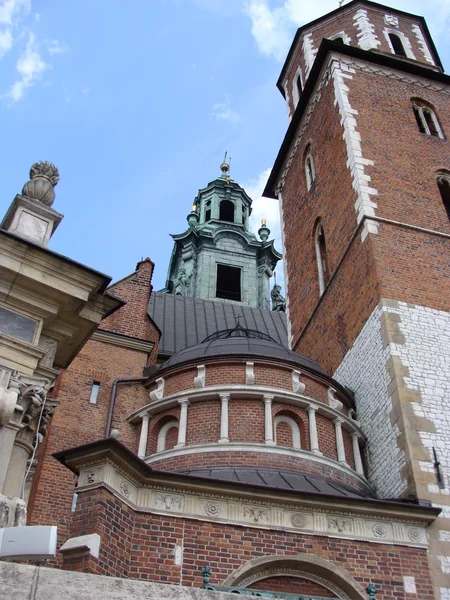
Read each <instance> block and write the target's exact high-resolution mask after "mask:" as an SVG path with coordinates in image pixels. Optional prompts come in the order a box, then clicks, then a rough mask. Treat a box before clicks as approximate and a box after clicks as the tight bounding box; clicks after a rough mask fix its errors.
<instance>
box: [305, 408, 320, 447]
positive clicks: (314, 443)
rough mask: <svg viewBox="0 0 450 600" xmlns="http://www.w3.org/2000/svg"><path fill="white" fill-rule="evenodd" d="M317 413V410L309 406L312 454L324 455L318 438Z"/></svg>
mask: <svg viewBox="0 0 450 600" xmlns="http://www.w3.org/2000/svg"><path fill="white" fill-rule="evenodd" d="M316 412H317V408H315V407H314V406H308V421H309V443H310V447H311V452H313V453H314V454H320V455H322V452H321V451H320V449H319V438H318V436H317V424H316Z"/></svg>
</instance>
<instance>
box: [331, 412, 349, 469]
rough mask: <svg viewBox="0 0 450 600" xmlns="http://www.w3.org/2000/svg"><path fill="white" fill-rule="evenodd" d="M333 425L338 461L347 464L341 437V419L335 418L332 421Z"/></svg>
mask: <svg viewBox="0 0 450 600" xmlns="http://www.w3.org/2000/svg"><path fill="white" fill-rule="evenodd" d="M333 425H334V430H335V433H336V452H337V459H338V462H339V463H341V464H343V465H347V461H346V458H345V446H344V439H343V437H342V421H341V419H335V420H334V421H333Z"/></svg>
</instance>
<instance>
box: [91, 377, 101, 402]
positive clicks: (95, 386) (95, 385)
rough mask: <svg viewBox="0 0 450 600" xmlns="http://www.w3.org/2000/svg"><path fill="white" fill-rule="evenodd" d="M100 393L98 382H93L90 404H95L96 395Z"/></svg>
mask: <svg viewBox="0 0 450 600" xmlns="http://www.w3.org/2000/svg"><path fill="white" fill-rule="evenodd" d="M99 391H100V382H99V381H93V382H92V387H91V395H90V397H89V402H90V403H91V404H97V398H98V393H99Z"/></svg>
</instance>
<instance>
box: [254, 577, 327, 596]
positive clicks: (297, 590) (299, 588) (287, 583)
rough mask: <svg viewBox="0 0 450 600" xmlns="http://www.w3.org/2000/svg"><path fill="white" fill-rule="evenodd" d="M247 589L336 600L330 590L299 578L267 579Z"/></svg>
mask: <svg viewBox="0 0 450 600" xmlns="http://www.w3.org/2000/svg"><path fill="white" fill-rule="evenodd" d="M248 588H249V589H251V590H252V589H253V590H265V591H267V592H284V593H285V594H299V595H300V594H301V595H303V596H320V597H321V598H336V594H334V593H333V592H330V590H327V589H326V588H324V587H323V586H322V585H319V584H318V583H314V582H313V581H309V580H308V579H303V578H301V577H290V576H279V577H267V578H266V579H262V580H261V581H257V582H256V583H253V584H252V585H249V586H248Z"/></svg>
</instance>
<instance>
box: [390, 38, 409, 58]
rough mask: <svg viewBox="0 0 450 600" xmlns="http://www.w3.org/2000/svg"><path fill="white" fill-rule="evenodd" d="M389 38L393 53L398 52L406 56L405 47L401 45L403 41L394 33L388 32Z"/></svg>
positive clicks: (399, 54)
mask: <svg viewBox="0 0 450 600" xmlns="http://www.w3.org/2000/svg"><path fill="white" fill-rule="evenodd" d="M388 35H389V39H390V41H391V45H392V49H393V50H394V54H398V56H404V57H405V58H406V56H407V54H406V51H405V48H404V47H403V42H402V40H401V39H400V38H399V36H398V35H396V34H395V33H389V34H388Z"/></svg>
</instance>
